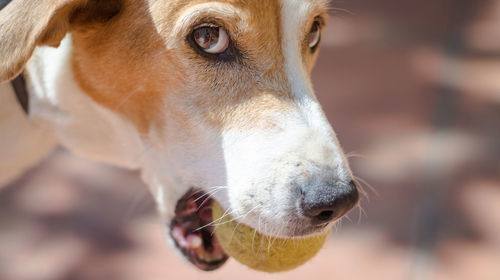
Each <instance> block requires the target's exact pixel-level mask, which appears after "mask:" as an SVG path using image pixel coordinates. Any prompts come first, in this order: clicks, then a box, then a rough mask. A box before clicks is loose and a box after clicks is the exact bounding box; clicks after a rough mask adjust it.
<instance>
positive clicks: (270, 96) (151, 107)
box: [0, 0, 324, 134]
mask: <svg viewBox="0 0 500 280" xmlns="http://www.w3.org/2000/svg"><path fill="white" fill-rule="evenodd" d="M104 2H107V1H104ZM96 3H97V2H93V1H89V0H65V1H62V0H59V1H57V0H43V1H22V0H14V1H13V2H12V3H11V4H9V5H8V6H7V8H6V9H5V10H3V11H2V12H1V14H0V15H7V14H10V13H12V14H14V15H17V16H20V14H21V13H24V12H25V11H27V10H29V11H30V12H29V15H28V16H27V17H26V16H24V15H23V18H29V20H28V23H27V24H26V25H22V29H21V30H19V29H18V28H17V29H16V25H19V23H18V22H17V21H18V20H13V19H12V18H10V19H7V20H6V19H5V18H4V19H3V20H0V34H7V37H2V38H9V40H12V41H13V42H23V43H22V44H19V43H16V44H14V50H9V49H8V46H10V45H11V44H6V43H5V40H4V39H2V42H0V43H1V44H0V55H1V57H9V58H10V59H7V61H4V62H2V64H1V65H0V79H2V80H5V79H10V78H12V77H13V76H15V75H16V74H17V73H18V72H19V71H20V70H21V67H22V65H23V64H24V63H25V62H26V60H27V59H28V58H29V56H30V55H31V53H32V51H33V48H34V47H35V46H36V45H43V44H49V45H57V44H58V43H59V41H60V40H61V39H62V37H63V36H64V34H65V33H66V32H68V31H71V32H72V38H73V41H74V44H73V45H74V53H73V57H72V58H73V70H74V75H75V79H76V80H77V82H78V84H79V85H80V87H81V88H82V89H84V91H85V92H86V93H87V94H88V95H89V96H90V97H91V98H92V99H93V100H94V101H96V102H97V103H99V104H101V105H103V106H105V107H107V108H109V109H111V110H113V111H115V112H117V113H118V114H120V115H122V116H124V117H125V118H126V119H129V120H130V121H131V122H132V123H133V124H134V125H135V126H136V127H137V129H138V130H139V131H140V132H141V133H143V134H146V133H148V132H149V131H150V129H151V128H152V127H160V128H161V127H162V126H163V125H165V122H167V121H177V122H180V123H181V124H184V127H186V128H187V127H189V126H190V125H192V124H193V123H194V122H196V121H198V120H200V119H201V120H204V121H206V122H207V123H208V124H211V125H213V126H214V127H216V128H219V129H221V130H223V129H226V128H228V127H234V126H240V125H242V124H245V123H248V122H249V121H252V120H259V123H261V124H263V125H264V124H265V125H268V126H272V125H273V124H272V123H271V122H270V121H269V122H268V121H266V117H265V115H266V114H267V113H268V112H286V110H287V108H291V107H293V106H295V105H294V102H295V101H294V100H293V97H292V95H291V93H290V88H289V85H288V83H287V80H286V79H287V78H286V74H285V70H284V57H283V53H282V51H281V50H282V48H281V44H280V43H281V40H280V20H281V19H280V9H281V7H280V4H279V1H278V0H252V1H248V0H225V1H209V0H191V1H187V0H171V1H165V0H162V1H160V0H122V1H118V0H116V1H110V2H107V3H111V4H104V6H103V4H100V5H101V6H98V7H97V6H96V5H97V4H96ZM117 3H119V4H117ZM202 3H214V4H217V5H229V6H228V7H229V8H230V9H231V10H232V11H233V13H229V14H228V13H220V12H217V11H216V9H211V10H210V11H203V12H202V13H199V14H197V15H196V18H194V19H193V18H191V20H190V21H189V22H187V23H180V25H181V28H180V29H179V30H177V29H175V30H174V28H173V27H174V26H176V25H179V23H178V22H177V19H178V18H179V17H180V16H181V15H183V13H185V12H186V11H187V10H189V9H190V8H192V7H194V6H196V5H199V4H202ZM323 8H324V7H323V5H318V9H319V10H318V13H324V10H323ZM118 9H119V14H117V15H115V11H116V10H118ZM98 11H99V12H98ZM14 15H13V16H14ZM113 16H114V17H113ZM313 16H314V15H313ZM0 18H2V17H1V16H0ZM206 18H209V19H215V20H217V21H218V22H220V23H221V24H222V25H223V26H224V27H225V28H226V29H227V31H228V33H229V35H230V37H231V38H232V40H233V41H234V42H236V44H237V46H238V48H239V49H241V50H242V52H243V55H244V59H243V63H242V64H243V66H242V64H241V63H234V64H219V65H218V66H214V65H213V63H211V62H209V61H207V60H206V59H204V58H202V57H200V56H199V55H198V54H197V53H196V52H195V51H194V50H192V48H191V47H190V46H189V45H188V44H187V42H186V40H184V38H185V37H186V36H188V35H189V33H190V32H191V31H192V29H193V28H194V26H193V25H190V24H191V23H194V25H196V23H201V22H203V21H204V20H205V19H206ZM309 28H310V27H307V26H306V27H304V30H297V32H304V36H305V34H306V32H307V31H308V29H309ZM14 31H15V32H14ZM174 31H175V32H178V33H175V34H174ZM19 34H24V38H19V36H21V35H19ZM303 53H304V62H305V64H306V66H307V69H309V70H310V69H311V67H312V65H313V62H314V56H312V55H310V53H309V50H308V49H307V48H304V51H303ZM192 112H196V114H198V118H196V119H193V116H192V115H191V114H192Z"/></svg>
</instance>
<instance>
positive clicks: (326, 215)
mask: <svg viewBox="0 0 500 280" xmlns="http://www.w3.org/2000/svg"><path fill="white" fill-rule="evenodd" d="M332 217H333V211H323V212H321V213H319V215H318V216H316V218H317V219H318V220H320V221H329V220H331V219H332Z"/></svg>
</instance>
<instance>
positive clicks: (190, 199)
mask: <svg viewBox="0 0 500 280" xmlns="http://www.w3.org/2000/svg"><path fill="white" fill-rule="evenodd" d="M212 220H213V218H212V201H211V199H210V198H209V197H208V196H207V195H206V194H205V193H203V192H201V191H197V190H190V191H189V192H188V193H186V194H185V195H184V196H183V197H182V198H181V199H180V200H179V201H178V202H177V206H176V209H175V217H174V219H173V220H172V223H171V225H170V235H171V237H172V239H173V241H174V243H175V245H176V246H177V248H178V249H179V250H180V251H181V252H182V253H183V254H184V256H185V257H186V258H187V259H188V260H189V261H190V262H191V263H193V264H194V265H195V266H196V267H198V268H199V269H201V270H204V271H212V270H215V269H218V268H219V267H221V266H222V265H223V264H224V263H225V262H226V261H227V259H228V258H229V256H228V255H227V254H226V253H225V252H224V250H223V249H222V247H221V246H220V244H219V242H218V241H217V238H216V237H215V235H214V234H213V231H214V228H213V227H212V226H211V223H212Z"/></svg>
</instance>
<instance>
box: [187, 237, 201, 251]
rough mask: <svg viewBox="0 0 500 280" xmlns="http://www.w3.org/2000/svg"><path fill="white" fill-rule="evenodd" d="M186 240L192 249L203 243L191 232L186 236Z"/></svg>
mask: <svg viewBox="0 0 500 280" xmlns="http://www.w3.org/2000/svg"><path fill="white" fill-rule="evenodd" d="M187 242H188V243H189V246H190V247H191V248H193V249H196V248H199V247H201V245H203V241H202V240H201V238H200V237H199V236H198V235H196V234H191V235H189V236H188V237H187Z"/></svg>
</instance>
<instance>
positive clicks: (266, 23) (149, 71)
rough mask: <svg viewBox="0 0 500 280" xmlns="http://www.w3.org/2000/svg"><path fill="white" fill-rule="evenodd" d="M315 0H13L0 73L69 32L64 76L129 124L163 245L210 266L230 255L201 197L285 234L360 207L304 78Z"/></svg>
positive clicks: (316, 18)
mask: <svg viewBox="0 0 500 280" xmlns="http://www.w3.org/2000/svg"><path fill="white" fill-rule="evenodd" d="M326 5H327V3H326V1H325V0H252V1H248V0H224V1H213V0H196V1H194V0H109V1H99V0H41V1H23V0H13V1H12V2H11V3H10V4H9V5H8V6H7V7H6V8H5V10H3V11H2V12H1V14H0V15H1V16H0V35H1V36H3V37H1V38H2V39H1V41H0V43H1V44H0V56H1V57H2V61H1V62H0V80H7V79H10V78H12V77H13V76H15V75H16V74H17V73H19V72H20V71H21V69H22V66H23V65H24V64H25V63H26V61H27V60H28V59H29V57H30V55H31V53H32V52H33V49H34V48H35V46H41V45H51V46H57V45H58V44H59V42H60V41H61V39H62V38H63V37H64V36H65V34H66V33H68V32H71V34H72V35H71V36H72V37H71V39H72V41H73V52H72V70H73V73H74V77H75V80H76V81H77V82H78V84H79V86H80V87H81V88H82V89H83V91H84V92H85V93H86V94H87V95H88V96H90V97H91V98H92V100H93V101H94V102H95V103H97V104H99V105H101V106H103V107H106V108H107V109H109V110H110V111H112V112H114V113H115V114H116V115H118V116H120V117H121V118H123V119H124V120H126V121H127V122H129V123H131V124H132V125H133V127H135V130H136V131H137V134H138V135H140V139H141V141H142V142H143V144H144V146H145V147H147V148H146V149H145V150H144V152H143V154H141V156H140V157H138V161H139V165H140V166H141V167H142V171H143V177H144V179H145V181H146V182H147V183H148V185H149V186H150V188H151V191H152V193H153V195H154V197H155V198H156V201H157V203H158V207H159V209H160V211H161V213H162V214H163V216H164V218H165V223H166V224H167V226H168V227H169V232H170V234H171V236H172V240H173V241H174V243H175V245H176V246H177V247H178V248H179V249H181V251H182V252H183V253H184V254H185V255H186V256H187V257H188V259H190V260H191V261H192V262H193V263H194V264H196V265H197V266H198V267H200V268H202V269H205V270H210V269H214V268H217V267H218V266H220V265H221V264H222V263H223V262H224V261H225V260H226V259H227V256H226V255H225V254H224V252H222V250H221V249H220V246H218V245H217V241H216V240H215V239H214V238H213V237H212V235H211V232H210V223H212V222H213V221H212V218H211V213H210V208H209V207H207V206H208V205H209V199H212V198H215V199H217V201H219V202H220V203H221V204H222V206H223V207H225V208H226V209H227V213H228V214H231V216H233V217H234V218H235V219H237V220H238V221H239V222H242V223H245V224H248V225H250V226H252V227H254V228H255V229H257V230H259V231H261V232H263V233H265V234H268V235H273V236H283V237H293V236H303V235H310V234H318V233H321V232H323V231H325V230H327V229H328V228H329V227H330V226H331V225H332V223H334V222H335V221H336V220H338V219H339V218H340V217H341V216H343V215H344V214H346V212H347V211H349V210H350V209H351V208H352V207H354V206H355V204H356V203H357V201H358V191H357V188H356V186H355V185H354V183H353V179H352V175H351V172H350V170H349V167H348V165H347V162H346V159H345V157H344V155H343V152H342V150H341V148H340V146H339V144H338V142H337V139H336V136H335V133H334V132H333V130H332V128H331V127H330V125H329V124H328V122H327V120H326V118H325V116H324V113H323V112H322V110H321V107H320V105H319V104H318V101H317V100H316V98H315V95H314V91H313V88H312V85H311V80H310V72H311V69H312V67H313V64H314V62H315V60H316V57H317V53H318V47H319V43H320V39H321V29H322V27H323V26H324V24H325V22H326ZM5 58H7V59H5Z"/></svg>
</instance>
